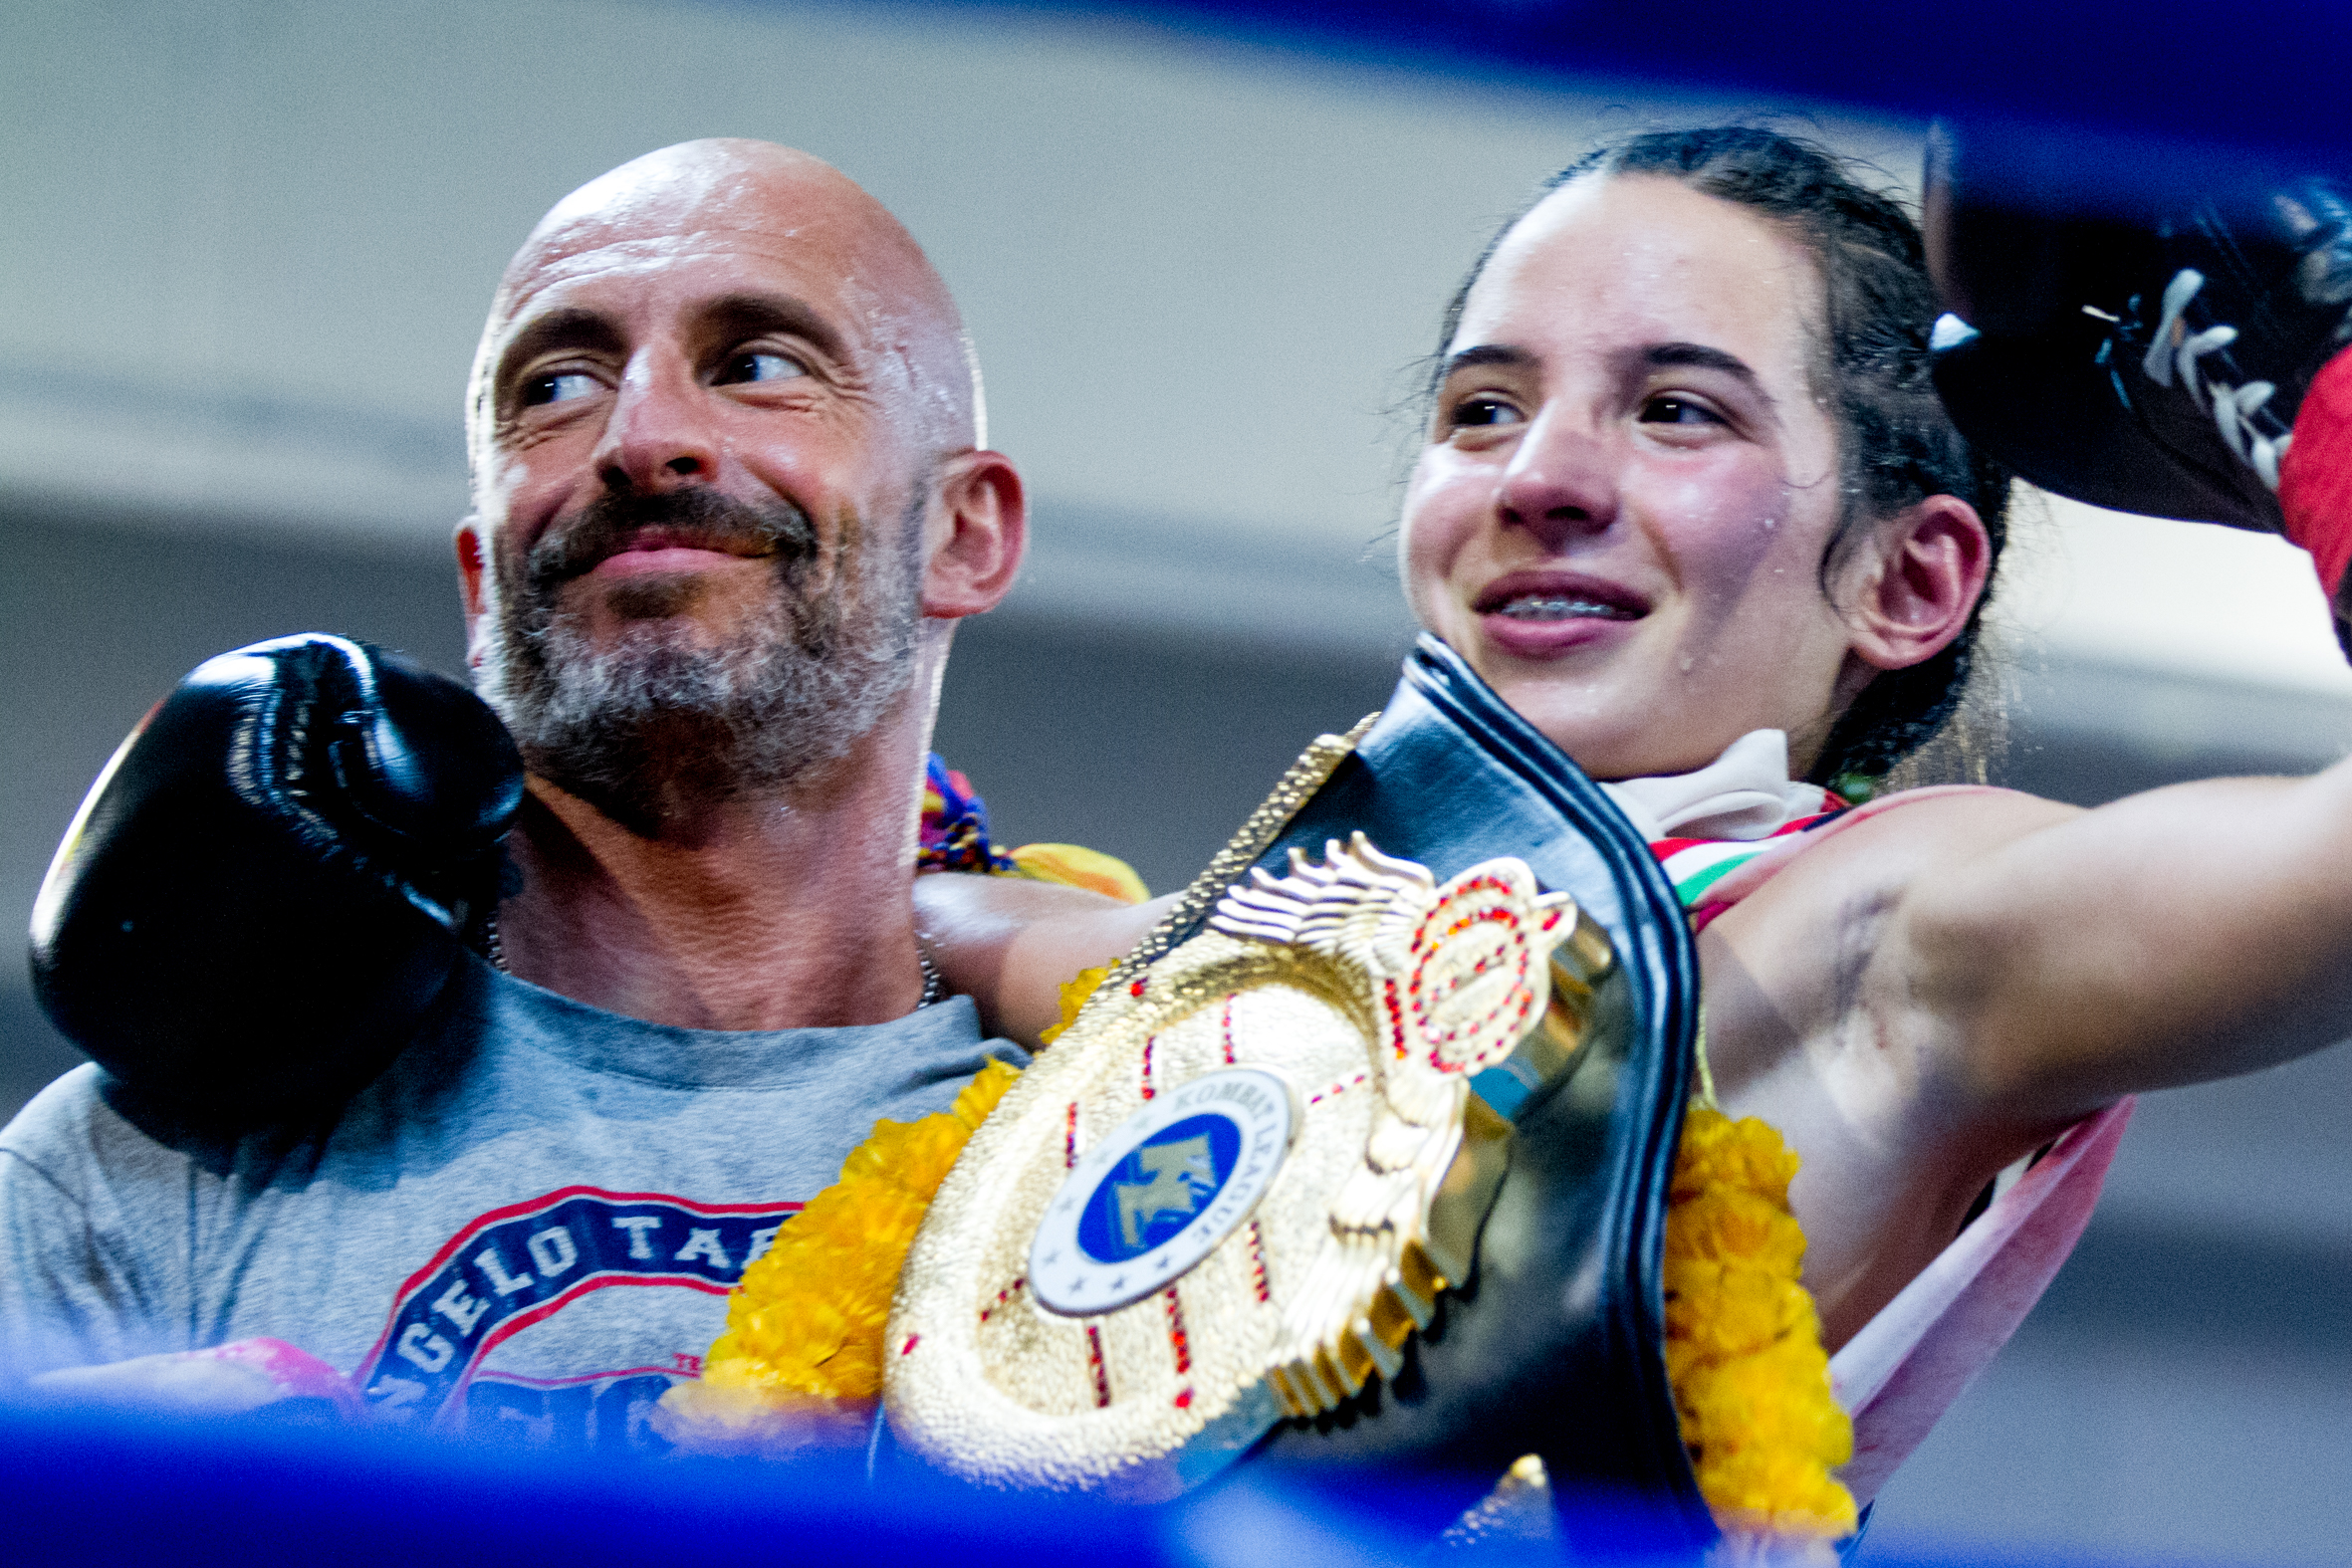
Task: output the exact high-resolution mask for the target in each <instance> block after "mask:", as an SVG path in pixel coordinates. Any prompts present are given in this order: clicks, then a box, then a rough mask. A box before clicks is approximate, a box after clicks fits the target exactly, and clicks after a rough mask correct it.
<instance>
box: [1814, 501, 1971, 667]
mask: <svg viewBox="0 0 2352 1568" xmlns="http://www.w3.org/2000/svg"><path fill="white" fill-rule="evenodd" d="M1992 571H1993V540H1992V537H1991V536H1990V535H1988V534H1987V533H1986V532H1985V520H1984V519H1982V518H1980V517H1978V516H1977V509H1976V508H1975V507H1972V506H1970V505H1969V504H1968V503H1967V502H1965V501H1963V500H1961V499H1960V498H1959V497H1958V496H1930V497H1928V498H1927V499H1926V500H1925V501H1922V502H1920V503H1919V504H1918V505H1917V506H1914V507H1911V508H1909V509H1907V510H1905V511H1903V512H1901V513H1898V514H1897V515H1896V516H1894V517H1892V518H1889V519H1887V520H1885V521H1883V522H1881V523H1880V524H1879V525H1878V526H1877V527H1876V528H1875V529H1873V530H1872V531H1871V541H1870V543H1869V544H1868V545H1866V546H1865V547H1864V548H1863V549H1861V550H1858V551H1856V552H1855V553H1854V559H1853V560H1852V562H1851V563H1850V564H1849V565H1848V567H1847V568H1846V573H1845V575H1846V581H1845V584H1844V591H1843V592H1841V593H1839V594H1838V595H1837V602H1838V606H1839V608H1840V610H1841V611H1842V612H1843V615H1844V619H1845V622H1846V625H1847V626H1848V627H1849V628H1850V629H1851V631H1852V634H1853V641H1852V648H1853V653H1854V656H1855V657H1856V658H1858V659H1860V660H1861V661H1862V662H1863V663H1864V664H1867V665H1869V666H1871V667H1872V668H1873V669H1879V670H1902V669H1909V668H1910V667H1911V666H1912V665H1914V664H1924V663H1925V662H1927V661H1928V660H1929V659H1932V658H1934V657H1935V656H1936V655H1937V654H1938V653H1941V652H1942V651H1943V650H1944V649H1945V647H1947V646H1948V645H1949V644H1950V643H1951V641H1952V639H1953V638H1955V637H1957V636H1959V635H1960V634H1961V632H1962V631H1964V630H1965V629H1967V626H1968V623H1969V616H1970V615H1971V614H1973V613H1975V611H1976V608H1977V601H1978V600H1979V599H1980V598H1982V597H1984V594H1985V582H1986V579H1987V578H1988V577H1989V576H1991V574H1992Z"/></svg>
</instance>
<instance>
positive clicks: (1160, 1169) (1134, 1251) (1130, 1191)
mask: <svg viewBox="0 0 2352 1568" xmlns="http://www.w3.org/2000/svg"><path fill="white" fill-rule="evenodd" d="M1241 1152H1242V1129H1241V1124H1240V1123H1238V1122H1236V1121H1235V1120H1234V1119H1233V1118H1232V1117H1230V1116H1227V1115H1225V1114H1224V1113H1222V1112H1218V1111H1212V1112H1210V1113H1209V1114H1207V1115H1205V1116H1188V1117H1186V1118H1185V1119H1184V1120H1182V1121H1180V1122H1178V1123H1176V1124H1175V1125H1174V1126H1173V1127H1165V1128H1162V1129H1161V1130H1160V1131H1158V1132H1156V1133H1154V1134H1152V1136H1151V1137H1149V1138H1147V1139H1145V1140H1144V1141H1143V1142H1142V1143H1140V1144H1138V1145H1136V1146H1135V1148H1134V1149H1133V1150H1132V1151H1131V1152H1130V1153H1129V1154H1128V1155H1127V1157H1126V1158H1125V1159H1123V1160H1121V1161H1120V1162H1119V1163H1118V1164H1117V1165H1115V1166H1113V1167H1112V1168H1111V1172H1110V1174H1109V1175H1108V1176H1106V1177H1104V1178H1103V1179H1102V1181H1101V1183H1100V1185H1098V1186H1097V1187H1096V1188H1095V1189H1094V1193H1093V1196H1092V1197H1090V1198H1088V1199H1087V1200H1086V1207H1085V1208H1084V1209H1082V1210H1081V1211H1079V1213H1078V1248H1079V1250H1081V1251H1083V1252H1084V1253H1085V1254H1086V1255H1087V1256H1088V1257H1091V1258H1092V1259H1094V1261H1096V1262H1097V1263H1124V1262H1126V1261H1127V1260H1128V1259H1130V1258H1135V1257H1141V1256H1142V1255H1143V1254H1144V1253H1146V1252H1148V1251H1150V1250H1151V1249H1152V1248H1153V1247H1155V1246H1158V1245H1159V1244H1160V1243H1161V1242H1163V1241H1167V1240H1170V1239H1172V1238H1173V1237H1174V1236H1175V1235H1176V1233H1177V1232H1180V1231H1182V1230H1183V1229H1184V1228H1185V1227H1186V1226H1188V1225H1190V1224H1192V1223H1193V1221H1194V1220H1195V1219H1196V1218H1198V1217H1199V1215H1200V1214H1201V1212H1202V1211H1203V1210H1205V1209H1207V1208H1208V1207H1209V1201H1210V1200H1211V1199H1213V1198H1215V1197H1216V1196H1217V1195H1218V1193H1219V1192H1221V1191H1223V1190H1224V1187H1225V1184H1226V1182H1227V1181H1228V1180H1230V1179H1231V1178H1232V1176H1233V1172H1234V1164H1235V1161H1236V1160H1237V1159H1238V1158H1239V1157H1240V1155H1241Z"/></svg>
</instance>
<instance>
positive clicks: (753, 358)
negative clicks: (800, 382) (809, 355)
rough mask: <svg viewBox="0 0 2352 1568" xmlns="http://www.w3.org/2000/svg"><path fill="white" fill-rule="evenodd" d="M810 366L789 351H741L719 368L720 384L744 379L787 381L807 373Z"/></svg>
mask: <svg viewBox="0 0 2352 1568" xmlns="http://www.w3.org/2000/svg"><path fill="white" fill-rule="evenodd" d="M808 373H809V367H808V366H807V365H805V364H803V363H801V361H800V360H798V359H796V358H794V357H793V356H792V355H791V354H789V353H739V354H735V355H733V356H731V357H730V358H729V359H728V360H727V362H726V363H725V364H724V365H722V366H720V368H719V384H720V385H721V386H726V385H729V384H731V383H735V382H742V381H785V380H790V379H791V378H792V377H794V376H796V375H807V374H808Z"/></svg>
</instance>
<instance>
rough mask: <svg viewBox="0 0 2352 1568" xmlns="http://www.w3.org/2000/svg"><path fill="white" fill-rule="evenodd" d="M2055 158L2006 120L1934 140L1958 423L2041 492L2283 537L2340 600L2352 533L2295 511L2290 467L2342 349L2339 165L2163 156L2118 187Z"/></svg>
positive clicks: (1948, 395)
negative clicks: (2205, 162) (2335, 168)
mask: <svg viewBox="0 0 2352 1568" xmlns="http://www.w3.org/2000/svg"><path fill="white" fill-rule="evenodd" d="M2065 157H2066V151H2065V148H2064V147H2063V146H2062V145H2061V146H2059V147H2057V148H2054V149H2053V148H2052V147H2051V146H2049V145H2047V144H2046V142H2045V138H2042V137H2038V136H2035V135H2031V134H2028V133H2025V132H2022V131H2017V130H2013V129H2010V130H2003V129H1998V128H1994V127H1988V126H1969V127H1958V126H1954V125H1952V124H1949V123H1945V124H1939V125H1938V126H1937V128H1936V131H1935V133H1934V135H1933V136H1932V138H1931V140H1930V144H1929V156H1928V165H1927V179H1926V191H1927V200H1926V211H1925V219H1926V221H1925V233H1926V242H1927V257H1928V267H1929V270H1930V272H1931V273H1933V274H1934V277H1935V280H1936V287H1937V292H1938V294H1939V295H1940V296H1941V297H1942V301H1943V304H1944V308H1945V309H1946V310H1948V311H1950V312H1952V313H1953V315H1952V316H1951V317H1948V318H1946V319H1945V320H1944V321H1943V322H1941V323H1939V324H1938V326H1937V329H1936V338H1935V344H1934V351H1933V354H1932V360H1933V365H1934V374H1935V380H1936V389H1937V391H1938V392H1939V393H1941V394H1942V396H1943V399H1944V405H1945V407H1946V409H1947V410H1949V412H1950V413H1951V415H1952V419H1953V422H1954V423H1955V424H1957V425H1958V426H1959V427H1960V429H1961V433H1962V434H1964V435H1966V436H1967V437H1968V438H1969V439H1970V440H1971V441H1972V442H1975V443H1976V444H1977V445H1978V446H1979V447H1981V448H1983V449H1984V450H1986V451H1988V452H1990V453H1991V454H1992V455H1993V456H1995V457H1997V458H1999V460H2000V461H2001V462H2002V463H2004V464H2006V465H2007V466H2008V467H2010V468H2013V469H2015V470H2016V471H2017V472H2018V473H2019V474H2021V475H2022V476H2024V477H2025V478H2026V479H2028V480H2030V481H2031V482H2033V483H2034V484H2036V485H2039V486H2040V487H2041V488H2043V489H2044V490H2050V491H2054V492H2056V493H2058V494H2060V495H2065V496H2072V497H2074V498H2075V499H2077V500H2080V501H2086V502H2088V503H2090V504H2091V505H2093V506H2101V507H2109V508H2112V509H2114V510H2116V511H2120V512H2131V513H2139V514H2142V515H2146V516H2151V517H2164V518H2179V519H2183V520H2185V521H2190V522H2208V523H2219V524H2223V525H2226V526H2228V527H2231V528H2242V529H2254V530H2260V531H2263V532H2267V533H2282V534H2285V535H2287V536H2288V537H2289V538H2290V539H2292V540H2293V541H2294V542H2295V543H2296V544H2298V545H2301V546H2302V547H2303V548H2304V549H2306V550H2308V551H2310V552H2311V554H2312V556H2313V559H2314V560H2315V561H2316V562H2317V563H2318V565H2319V570H2320V577H2321V580H2322V581H2323V583H2324V584H2325V585H2326V586H2327V587H2328V588H2329V589H2330V590H2331V592H2333V591H2335V590H2336V589H2338V587H2339V585H2340V584H2341V582H2342V579H2343V577H2344V574H2345V573H2344V566H2345V561H2346V560H2347V558H2352V537H2345V536H2352V529H2347V528H2346V526H2345V525H2343V524H2342V523H2341V522H2340V521H2337V520H2334V519H2330V520H2329V521H2328V525H2327V526H2326V527H2315V526H2313V525H2311V524H2310V523H2309V522H2308V521H2307V520H2304V519H2300V518H2298V516H2297V513H2296V509H2295V508H2294V507H2293V506H2292V505H2291V504H2287V497H2286V495H2285V485H2286V484H2287V482H2289V481H2291V478H2292V475H2291V474H2290V473H2287V472H2285V471H2284V470H2285V463H2284V460H2285V459H2286V457H2287V454H2288V452H2289V450H2290V447H2291V444H2292V442H2293V440H2294V438H2295V437H2296V435H2297V434H2298V433H2300V432H2298V429H2297V427H2298V425H2299V423H2300V421H2299V417H2298V416H2299V415H2300V413H2301V411H2302V409H2303V407H2304V404H2305V401H2306V394H2307V393H2308V392H2309V391H2310V390H2311V387H2312V384H2313V382H2314V380H2315V379H2316V377H2317V376H2318V375H2319V373H2320V371H2321V368H2322V366H2324V365H2327V364H2328V363H2329V362H2330V361H2331V360H2332V359H2333V358H2335V357H2336V356H2337V355H2339V354H2341V353H2342V352H2343V351H2344V349H2345V348H2346V347H2347V346H2348V345H2352V178H2346V177H2344V176H2343V175H2341V174H2328V173H2314V172H2291V171H2288V172H2272V171H2267V170H2260V169H2255V168H2251V167H2241V166H2238V165H2235V164H2228V165H2225V164H2222V163H2220V162H2218V161H2217V162H2215V163H2213V164H2212V165H2211V166H2201V165H2197V164H2188V165H2185V166H2179V167H2175V166H2174V164H2172V163H2166V164H2160V165H2158V166H2157V171H2155V172H2149V173H2145V174H2143V176H2142V177H2141V178H2140V179H2139V180H2138V181H2136V182H2135V183H2133V184H2131V185H2130V186H2128V187H2120V188H2118V187H2111V186H2109V185H2106V184H2103V183H2101V182H2099V181H2096V180H2089V181H2086V180H2085V179H2084V178H2083V177H2082V176H2081V175H2080V174H2079V173H2078V172H2077V173H2073V174H2072V177H2071V178H2069V177H2068V174H2069V171H2067V170H2066V169H2065V168H2064V166H2063V162H2062V160H2063V159H2064V158H2065ZM2315 536H2318V537H2315ZM2348 608H2352V606H2348V605H2347V603H2346V601H2345V600H2344V599H2342V598H2339V599H2338V615H2339V618H2344V617H2345V615H2346V611H2347V609H2348Z"/></svg>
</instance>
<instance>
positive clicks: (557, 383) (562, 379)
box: [523, 370, 596, 408]
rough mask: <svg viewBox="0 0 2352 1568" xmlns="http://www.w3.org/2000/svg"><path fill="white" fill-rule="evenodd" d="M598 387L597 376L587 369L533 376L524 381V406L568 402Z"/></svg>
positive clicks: (530, 406) (584, 395)
mask: <svg viewBox="0 0 2352 1568" xmlns="http://www.w3.org/2000/svg"><path fill="white" fill-rule="evenodd" d="M595 389H596V378H595V377H594V376H592V375H589V374H588V372H587V371H585V370H564V371H559V372H558V373H556V374H554V375H538V376H533V377H532V378H531V379H530V380H528V381H525V382H524V383H523V406H524V407H525V408H535V407H537V406H538V405H540V404H541V403H568V402H570V401H572V399H574V398H575V397H587V396H588V395H589V394H590V393H592V392H593V391H595Z"/></svg>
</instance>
